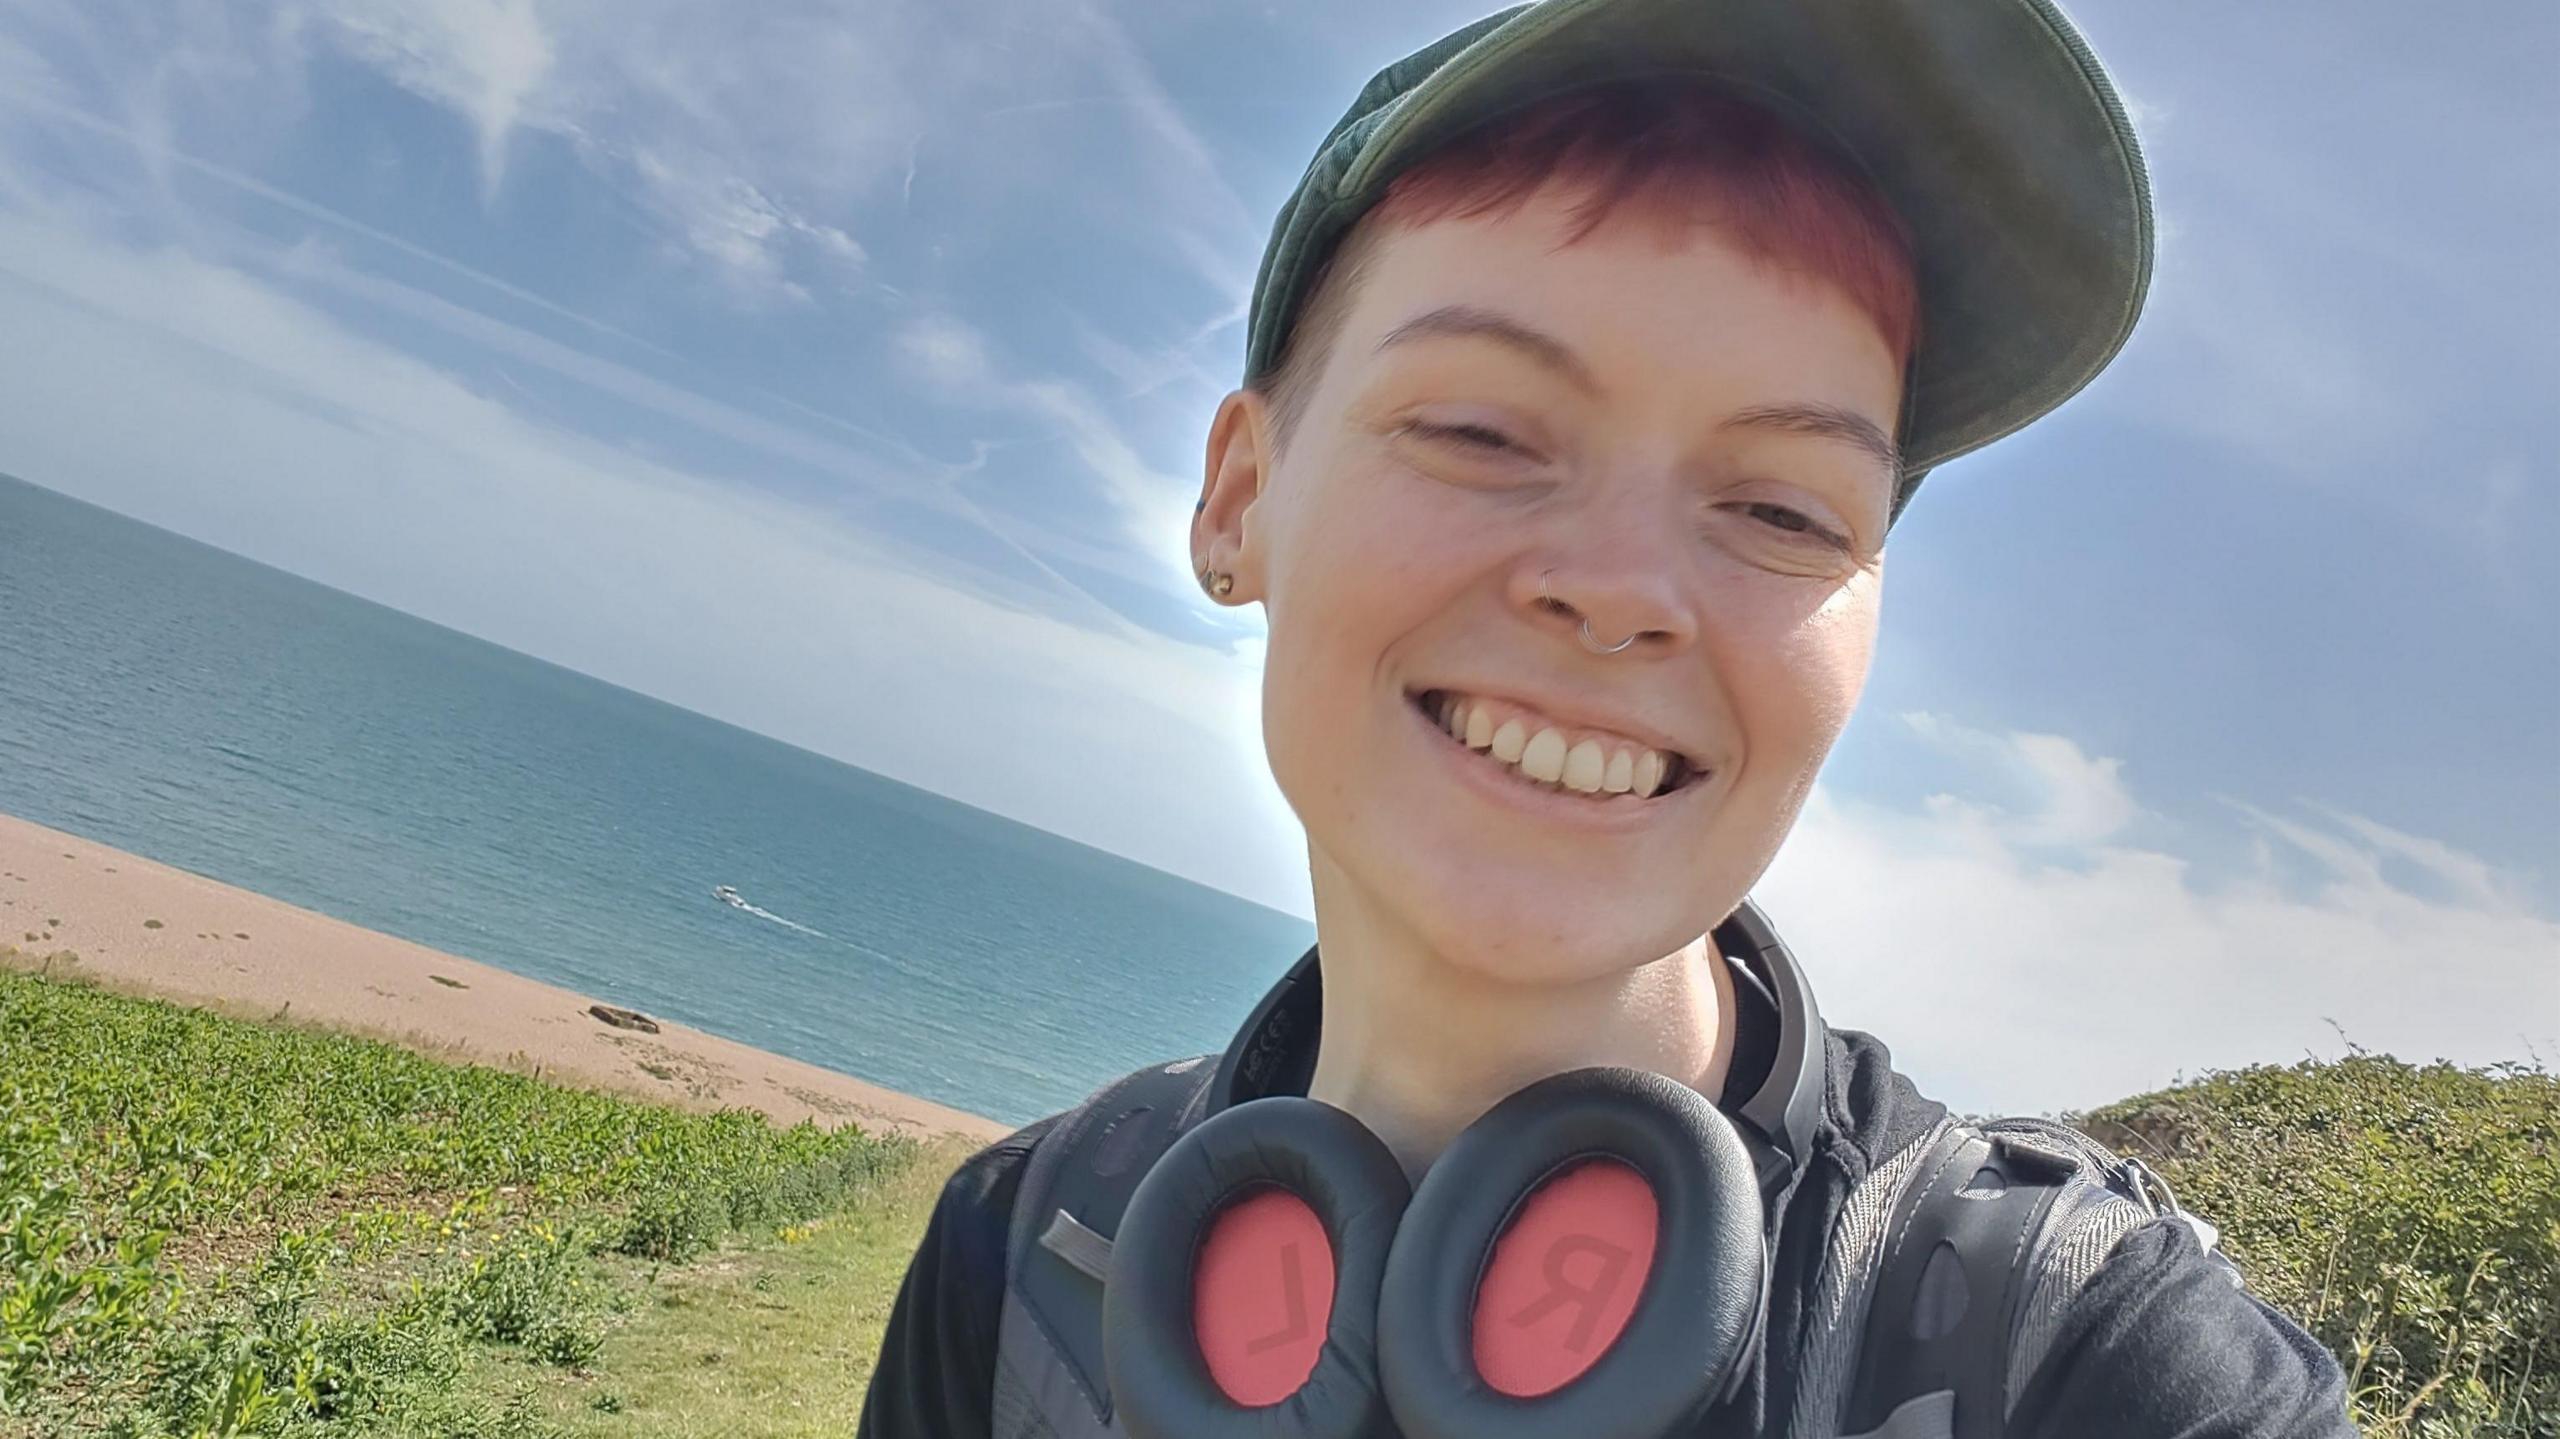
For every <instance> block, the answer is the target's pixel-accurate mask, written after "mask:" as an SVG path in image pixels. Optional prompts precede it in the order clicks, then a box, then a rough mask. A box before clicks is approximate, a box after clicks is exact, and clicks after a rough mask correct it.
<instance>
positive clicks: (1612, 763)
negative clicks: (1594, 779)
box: [1600, 750, 1636, 794]
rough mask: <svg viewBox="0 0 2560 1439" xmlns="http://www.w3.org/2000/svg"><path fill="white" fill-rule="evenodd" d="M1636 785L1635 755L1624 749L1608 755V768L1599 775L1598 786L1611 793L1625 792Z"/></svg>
mask: <svg viewBox="0 0 2560 1439" xmlns="http://www.w3.org/2000/svg"><path fill="white" fill-rule="evenodd" d="M1635 787H1636V757H1635V756H1634V755H1632V754H1629V753H1628V752H1626V751H1625V750H1618V751H1616V752H1615V753H1613V754H1611V755H1610V756H1609V768H1608V769H1607V770H1605V771H1603V772H1602V773H1601V775H1600V788H1602V789H1604V790H1606V791H1608V792H1609V793H1611V794H1625V793H1626V792H1627V791H1628V790H1631V789H1634V788H1635Z"/></svg>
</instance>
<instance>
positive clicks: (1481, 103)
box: [1245, 0, 2152, 514]
mask: <svg viewBox="0 0 2560 1439" xmlns="http://www.w3.org/2000/svg"><path fill="white" fill-rule="evenodd" d="M1683 73H1688V74H1696V75H1699V76H1700V77H1702V78H1706V79H1710V80H1713V81H1716V82H1718V83H1720V84H1722V85H1724V86H1725V87H1727V88H1729V89H1732V90H1734V91H1736V92H1739V93H1742V94H1744V95H1746V96H1749V97H1751V98H1753V99H1755V100H1758V101H1759V102H1760V103H1762V104H1765V105H1767V106H1768V107H1769V108H1770V109H1772V110H1773V111H1775V112H1776V113H1778V114H1780V115H1782V116H1785V117H1787V118H1789V119H1791V120H1792V121H1793V122H1795V123H1796V124H1797V125H1798V126H1799V127H1800V128H1802V129H1803V130H1804V131H1805V132H1806V133H1807V134H1808V135H1809V136H1811V137H1812V138H1814V139H1815V140H1817V141H1821V142H1827V143H1828V144H1829V146H1830V147H1831V148H1832V149H1833V150H1835V151H1836V152H1838V153H1839V154H1840V155H1841V156H1842V157H1844V158H1845V159H1846V160H1847V161H1848V162H1849V163H1850V164H1851V165H1853V166H1855V167H1856V168H1857V169H1859V170H1861V171H1862V172H1863V173H1864V174H1865V175H1866V177H1867V179H1868V180H1869V181H1870V182H1871V183H1872V184H1873V185H1874V186H1875V188H1876V190H1877V192H1878V193H1879V194H1881V195H1882V196H1883V197H1884V199H1885V201H1886V203H1887V204H1889V205H1891V206H1892V207H1893V208H1894V210H1895V211H1896V213H1898V214H1899V215H1901V217H1902V219H1903V222H1904V224H1905V225H1907V226H1908V227H1909V229H1910V233H1911V238H1912V242H1913V248H1914V252H1915V256H1916V259H1917V261H1918V269H1919V292H1920V339H1919V346H1918V349H1917V352H1916V353H1915V354H1914V355H1913V356H1912V362H1911V377H1910V393H1909V395H1908V397H1907V400H1906V413H1905V422H1904V426H1903V435H1902V449H1903V454H1904V460H1905V467H1904V472H1903V477H1902V483H1901V487H1900V491H1899V493H1897V494H1896V496H1895V501H1894V509H1895V513H1896V514H1899V513H1900V511H1901V507H1902V505H1903V504H1904V503H1905V502H1907V501H1908V500H1909V498H1910V495H1911V492H1912V491H1913V490H1915V489H1916V488H1918V486H1919V484H1920V480H1921V478H1922V477H1923V476H1925V475H1926V474H1927V473H1928V472H1929V470H1930V468H1931V467H1933V466H1936V465H1939V464H1942V463H1944V462H1945V461H1947V460H1951V459H1953V458H1955V457H1956V456H1958V455H1961V454H1964V453H1966V452H1967V451H1970V450H1974V449H1978V448H1980V447H1982V446H1984V445H1987V444H1989V443H1991V442H1992V441H1993V440H1996V439H1999V438H2000V437H2001V436H2003V435H2006V434H2009V433H2010V432H2012V431H2014V430H2016V429H2018V428H2019V427H2020V426H2023V425H2025V424H2026V423H2027V422H2028V421H2030V420H2033V419H2035V418H2036V417H2037V416H2039V415H2042V414H2044V413H2045V412H2046V411H2048V410H2051V409H2053V408H2054V407H2055V406H2057V405H2059V404H2061V403H2062V402H2063V401H2064V400H2067V399H2069V398H2070V397H2071V396H2072V395H2073V394H2075V393H2077V392H2078V391H2079V389H2080V388H2081V386H2083V385H2086V384H2087V383H2089V381H2090V380H2091V379H2093V378H2095V377H2096V375H2097V373H2098V372H2099V371H2100V370H2102V369H2104V368H2105V367H2106V365H2107V362H2108V361H2109V360H2111V359H2113V358H2114V357H2115V354H2116V352H2117V351H2118V350H2120V349H2122V348H2123V347H2124V342H2125V339H2126V337H2127V336H2129V335H2130V334H2131V333H2132V331H2133V323H2134V319H2135V317H2136V316H2138V315H2139V314H2140V313H2141V310H2142V300H2143V295H2144V292H2145V291H2147V290H2148V289H2149V288H2150V283H2151V256H2152V221H2151V186H2150V180H2149V177H2148V175H2147V174H2146V172H2145V170H2144V168H2143V162H2142V150H2141V146H2140V144H2139V142H2138V141H2137V140H2136V139H2135V136H2134V133H2133V123H2132V121H2131V120H2130V119H2129V118H2128V117H2127V116H2126V114H2125V107H2124V101H2123V100H2122V99H2121V98H2120V97H2118V95H2117V94H2116V91H2115V87H2114V85H2113V84H2111V83H2110V82H2109V81H2108V79H2107V74H2106V71H2105V70H2104V69H2102V68H2101V67H2100V66H2099V63H2098V57H2097V56H2096V55H2095V54H2093V53H2091V51H2090V49H2089V43H2088V42H2087V41H2086V40H2084V39H2082V38H2081V35H2080V32H2079V31H2078V30H2077V29H2075V28H2073V26H2072V24H2071V21H2070V20H2069V19H2068V18H2066V17H2065V16H2064V15H2063V14H2062V12H2061V11H2060V10H2059V9H2057V8H2055V7H2054V6H2053V5H2052V4H2051V3H2049V0H1541V3H1537V4H1530V5H1520V6H1516V7H1514V8H1512V9H1509V10H1505V11H1502V12H1501V13H1499V14H1496V15H1491V16H1488V17H1486V18H1485V19H1482V20H1479V21H1477V22H1475V23H1474V24H1472V25H1468V26H1466V27H1465V28H1464V29H1461V30H1459V31H1457V32H1455V33H1454V34H1451V35H1448V36H1445V37H1443V38H1442V39H1440V40H1438V41H1435V42H1433V43H1432V44H1430V45H1427V46H1425V47H1423V48H1422V49H1421V50H1418V51H1416V52H1414V53H1413V54H1411V55H1408V56H1406V57H1405V58H1404V59H1402V60H1398V61H1397V62H1395V63H1394V64H1392V65H1389V66H1388V67H1387V68H1385V69H1384V70H1381V71H1379V72H1378V73H1377V75H1376V76H1375V77H1374V78H1372V79H1371V80H1370V81H1369V83H1368V84H1367V85H1366V86H1364V87H1363V88H1362V89H1361V91H1360V96H1359V98H1358V99H1356V100H1354V101H1352V103H1351V109H1350V111H1349V112H1348V113H1346V114H1345V115H1344V116H1343V117H1342V119H1341V120H1340V121H1339V122H1337V123H1336V124H1335V125H1334V127H1333V129H1332V131H1331V132H1330V133H1328V134H1327V135H1326V136H1325V137H1324V143H1323V144H1322V145H1320V146H1318V147H1317V150H1316V155H1315V159H1314V160H1313V161H1312V162H1310V163H1309V164H1308V166H1307V173H1306V175H1305V177H1304V178H1303V179H1301V180H1300V181H1299V182H1298V188H1297V190H1296V192H1295V193H1293V194H1291V195H1290V197H1289V200H1288V203H1287V204H1285V205H1283V206H1282V207H1281V209H1280V216H1279V219H1278V221H1277V222H1275V223H1274V224H1273V226H1272V229H1271V242H1270V245H1269V246H1268V247H1267V248H1266V249H1265V250H1264V251H1263V255H1262V268H1261V272H1260V273H1259V274H1258V275H1257V276H1256V277H1255V280H1254V288H1253V302H1252V306H1251V308H1250V310H1249V311H1248V319H1247V330H1246V336H1245V374H1246V376H1247V378H1248V379H1249V380H1254V381H1259V380H1262V379H1264V378H1267V377H1268V375H1269V374H1270V373H1271V371H1272V370H1273V369H1274V368H1275V367H1276V366H1277V365H1278V363H1279V360H1280V357H1281V352H1282V347H1283V342H1284V341H1285V340H1286V339H1287V336H1288V332H1289V327H1290V324H1291V323H1292V321H1293V320H1294V319H1295V318H1296V316H1297V312H1298V308H1299V306H1300V304H1301V303H1302V302H1303V301H1304V299H1305V298H1306V292H1307V289H1308V287H1309V286H1310V285H1311V284H1312V283H1313V282H1314V280H1315V278H1316V276H1317V275H1318V274H1319V273H1321V271H1322V268H1323V264H1324V261H1325V259H1326V257H1327V256H1329V255H1330V254H1331V253H1332V251H1333V248H1334V246H1335V245H1336V244H1337V243H1338V242H1339V241H1340V240H1341V239H1342V237H1343V236H1344V235H1345V234H1346V233H1348V232H1349V231H1350V229H1351V227H1352V226H1353V225H1354V224H1355V223H1356V222H1357V221H1358V220H1359V218H1360V217H1361V216H1362V215H1363V214H1365V213H1366V212H1367V211H1368V209H1369V207H1370V206H1372V205H1374V204H1376V203H1377V201H1378V200H1379V199H1380V198H1381V197H1382V196H1383V195H1384V194H1385V193H1386V190H1387V186H1388V184H1389V182H1390V181H1392V180H1393V179H1394V178H1395V176H1396V174H1397V173H1398V172H1399V171H1401V170H1403V169H1405V168H1407V167H1409V166H1410V165H1412V164H1413V163H1414V162H1415V161H1416V160H1418V159H1420V158H1422V157H1423V156H1425V155H1427V154H1429V153H1430V152H1431V150H1433V149H1434V148H1435V147H1437V146H1438V145H1440V144H1441V143H1442V142H1444V141H1446V140H1449V139H1450V138H1452V137H1454V136H1456V135H1458V134H1460V133H1462V132H1464V131H1466V130H1469V129H1471V128H1473V127H1475V126H1478V125H1481V124H1483V123H1485V122H1486V121H1488V120H1491V119H1494V118H1496V117H1499V116H1501V115H1503V114H1506V113H1508V112H1511V111H1514V110H1517V109H1520V108H1521V107H1523V106H1526V105H1529V104H1532V103H1535V102H1537V101H1539V100H1542V99H1545V98H1547V97H1549V96H1552V95H1556V94H1559V93H1561V92H1564V91H1567V90H1571V89H1575V88H1579V87H1581V86H1583V85H1586V84H1593V83H1600V82H1605V81H1609V80H1617V79H1626V78H1633V77H1638V76H1662V75H1673V74H1683Z"/></svg>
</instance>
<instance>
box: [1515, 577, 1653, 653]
mask: <svg viewBox="0 0 2560 1439" xmlns="http://www.w3.org/2000/svg"><path fill="white" fill-rule="evenodd" d="M1538 601H1539V603H1541V604H1544V605H1545V606H1546V607H1547V608H1549V609H1560V610H1564V611H1565V612H1567V613H1569V614H1578V613H1579V612H1578V611H1575V610H1574V608H1573V606H1571V605H1569V604H1566V603H1565V602H1564V601H1562V600H1560V599H1557V598H1556V597H1555V596H1554V595H1552V594H1550V593H1548V592H1547V577H1546V575H1544V574H1541V575H1539V576H1538ZM1580 618H1581V620H1582V631H1581V640H1582V647H1583V648H1584V649H1586V650H1589V651H1591V652H1592V653H1593V654H1595V655H1614V654H1618V653H1620V652H1622V651H1624V650H1625V649H1626V648H1627V646H1629V645H1631V644H1634V643H1635V642H1636V639H1637V636H1638V635H1641V634H1642V633H1643V631H1641V630H1639V631H1637V632H1636V634H1631V635H1629V636H1627V637H1626V638H1625V639H1622V640H1620V641H1618V642H1617V643H1616V644H1614V645H1604V644H1602V643H1600V640H1599V637H1598V636H1596V635H1594V634H1592V633H1591V617H1590V616H1589V615H1581V616H1580Z"/></svg>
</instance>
